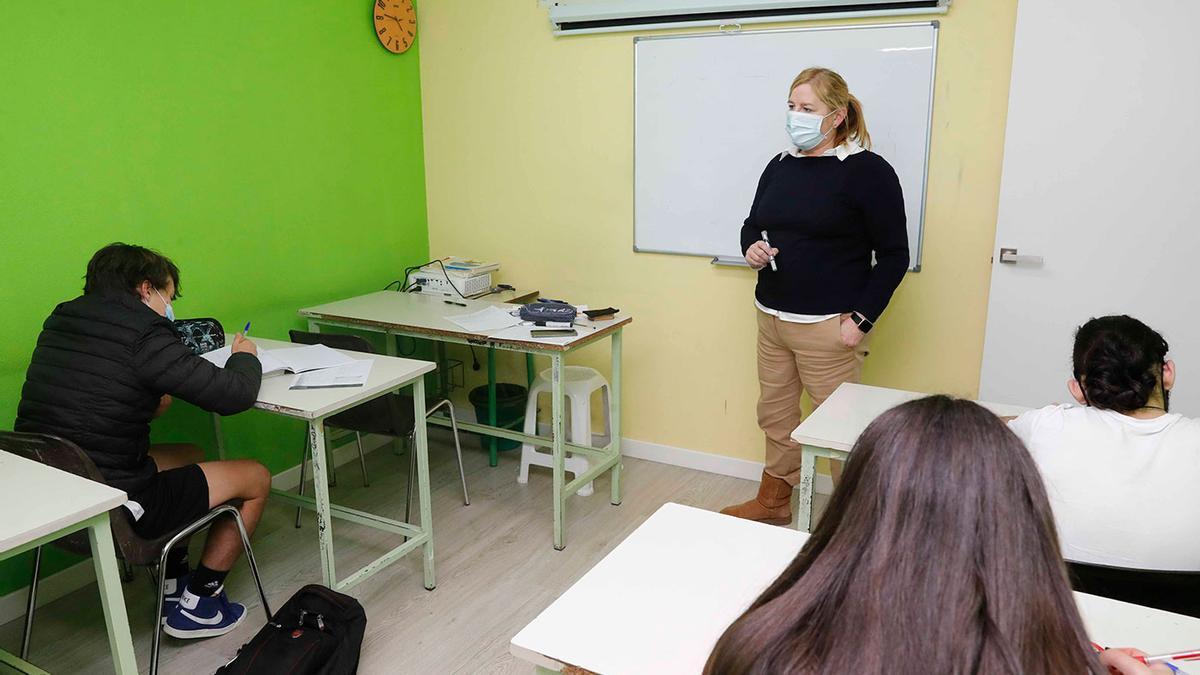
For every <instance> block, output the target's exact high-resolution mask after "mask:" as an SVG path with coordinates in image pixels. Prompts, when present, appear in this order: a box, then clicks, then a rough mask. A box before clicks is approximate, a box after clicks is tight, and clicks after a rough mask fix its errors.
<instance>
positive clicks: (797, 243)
mask: <svg viewBox="0 0 1200 675" xmlns="http://www.w3.org/2000/svg"><path fill="white" fill-rule="evenodd" d="M789 91H790V94H789V96H788V103H787V105H788V112H787V131H788V134H789V135H790V136H791V138H792V143H793V147H791V148H789V149H788V150H786V151H784V152H782V153H780V154H779V155H777V156H775V157H773V158H771V161H770V162H768V163H767V168H766V169H764V170H763V173H762V177H761V178H760V179H759V181H758V190H757V191H756V192H755V194H754V202H753V204H752V205H751V206H750V215H749V217H747V218H746V221H745V224H744V225H743V226H742V251H743V252H744V254H745V256H746V262H747V263H749V264H750V266H751V267H752V268H754V269H756V270H758V271H759V272H758V286H757V287H756V288H755V291H754V297H755V305H756V306H757V308H758V311H757V312H756V313H757V315H758V382H759V389H760V396H759V400H758V425H759V426H760V427H761V428H762V430H763V433H764V434H765V435H766V443H767V453H766V466H765V469H764V471H763V474H762V482H761V483H760V485H759V488H758V496H757V497H756V498H755V499H752V500H750V501H748V502H745V503H742V504H737V505H735V506H729V507H726V508H725V509H722V510H721V512H722V513H726V514H729V515H733V516H737V517H739V518H746V519H749V520H757V521H762V522H766V523H771V524H777V525H786V524H788V523H790V522H791V521H792V515H791V503H790V502H791V494H792V487H793V486H794V485H795V484H796V483H797V482H799V480H800V445H799V444H798V443H796V442H795V441H793V440H792V438H791V433H792V431H793V430H795V428H796V427H797V426H798V425H799V424H800V418H801V415H800V395H801V393H802V392H803V391H807V392H808V395H809V397H810V398H812V401H813V404H814V406H819V405H821V403H822V402H823V401H824V400H825V399H826V398H828V397H829V395H830V394H832V393H833V391H834V390H835V389H837V388H838V386H839V385H840V384H842V383H843V382H858V381H859V379H860V377H861V374H862V364H863V361H864V360H865V359H866V357H867V353H868V349H867V346H868V344H867V343H868V335H869V334H870V332H871V329H872V328H873V327H874V326H875V323H876V322H877V321H878V320H879V317H880V315H882V314H883V310H884V308H885V307H887V304H888V301H889V300H891V297H892V293H893V292H895V290H896V287H897V286H899V285H900V281H901V280H902V279H903V278H904V272H905V270H907V269H908V230H907V228H906V226H905V217H904V196H903V195H902V194H901V190H900V181H899V180H898V179H897V178H896V172H895V171H894V170H893V169H892V167H891V165H890V164H888V163H887V160H885V159H884V158H882V157H880V156H879V155H877V154H875V153H873V152H871V151H870V149H869V148H870V147H871V136H870V134H868V133H867V124H866V120H865V118H864V116H863V109H862V104H861V103H860V102H859V101H858V99H856V98H855V97H854V96H852V95H851V94H850V91H849V89H848V87H847V86H846V81H845V80H844V79H842V77H841V75H838V74H837V73H835V72H833V71H832V70H828V69H826V68H808V69H807V70H805V71H804V72H802V73H800V74H799V75H797V76H796V79H795V80H793V81H792V86H791V89H790V90H789ZM764 232H766V236H765V237H764V235H763V233H764ZM768 242H769V243H768ZM872 257H874V261H875V262H874V264H872ZM838 468H840V467H838ZM837 473H840V472H837Z"/></svg>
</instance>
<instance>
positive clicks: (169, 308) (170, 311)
mask: <svg viewBox="0 0 1200 675" xmlns="http://www.w3.org/2000/svg"><path fill="white" fill-rule="evenodd" d="M154 292H155V293H158V289H157V288H156V289H154ZM158 298H159V300H162V301H163V304H164V305H166V306H167V309H166V315H167V321H174V320H175V308H174V307H172V306H171V303H169V302H167V299H166V298H164V297H163V294H162V293H158Z"/></svg>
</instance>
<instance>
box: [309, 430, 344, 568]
mask: <svg viewBox="0 0 1200 675" xmlns="http://www.w3.org/2000/svg"><path fill="white" fill-rule="evenodd" d="M308 456H309V457H310V458H311V460H312V477H313V492H315V493H316V498H317V504H316V506H317V508H316V511H317V537H318V539H319V545H320V548H321V578H322V579H323V580H324V582H325V585H326V586H327V587H329V588H334V587H335V586H336V585H337V572H336V570H335V569H334V564H333V518H332V517H331V516H330V515H329V484H328V483H326V482H325V481H326V478H325V470H326V467H325V457H326V454H325V420H320V419H317V420H313V421H311V422H309V423H308Z"/></svg>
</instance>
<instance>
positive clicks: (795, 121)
mask: <svg viewBox="0 0 1200 675" xmlns="http://www.w3.org/2000/svg"><path fill="white" fill-rule="evenodd" d="M834 112H837V111H836V110H835V111H833V112H830V113H829V115H832V114H833V113H834ZM829 115H817V114H815V113H806V112H797V111H795V110H789V111H788V114H787V131H788V135H789V136H791V137H792V143H793V144H795V146H796V147H797V148H800V149H801V150H803V151H805V152H807V151H809V150H812V149H813V148H815V147H817V146H818V145H820V144H821V142H822V141H824V140H825V137H826V136H828V135H829V131H833V129H830V130H829V131H826V132H825V133H821V123H822V122H824V121H825V118H826V117H829Z"/></svg>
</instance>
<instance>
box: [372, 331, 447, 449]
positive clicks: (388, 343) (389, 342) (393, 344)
mask: <svg viewBox="0 0 1200 675" xmlns="http://www.w3.org/2000/svg"><path fill="white" fill-rule="evenodd" d="M438 344H441V343H438ZM383 350H384V352H386V353H387V355H388V356H398V355H399V354H400V336H399V335H393V334H392V333H384V334H383ZM438 367H439V368H440V367H441V366H440V365H439V366H438ZM403 453H404V439H402V438H400V437H396V438H393V439H392V454H393V455H401V454H403Z"/></svg>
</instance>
